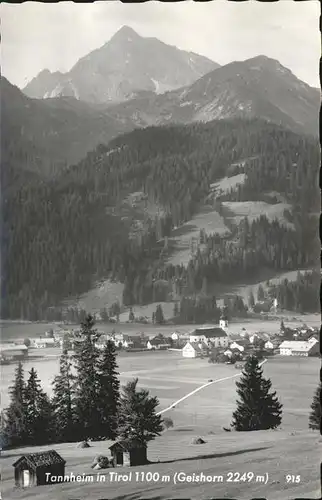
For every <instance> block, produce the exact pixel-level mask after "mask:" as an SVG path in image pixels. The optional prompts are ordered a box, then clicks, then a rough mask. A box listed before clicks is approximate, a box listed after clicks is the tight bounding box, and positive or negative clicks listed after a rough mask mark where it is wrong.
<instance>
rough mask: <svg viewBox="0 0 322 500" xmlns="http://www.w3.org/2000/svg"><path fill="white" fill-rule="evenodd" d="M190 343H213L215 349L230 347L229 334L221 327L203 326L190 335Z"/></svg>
mask: <svg viewBox="0 0 322 500" xmlns="http://www.w3.org/2000/svg"><path fill="white" fill-rule="evenodd" d="M189 341H190V342H204V343H207V344H208V343H211V344H212V345H213V346H214V347H228V344H229V338H228V335H227V333H226V332H225V331H224V330H223V329H222V328H220V327H219V326H203V327H200V328H196V329H195V330H194V331H193V332H191V333H190V339H189Z"/></svg>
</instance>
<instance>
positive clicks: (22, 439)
mask: <svg viewBox="0 0 322 500" xmlns="http://www.w3.org/2000/svg"><path fill="white" fill-rule="evenodd" d="M25 389H26V387H25V382H24V370H23V366H22V363H21V362H19V364H18V366H17V368H16V370H15V380H14V384H13V386H12V387H10V389H9V391H10V405H9V407H8V408H7V410H6V412H5V415H4V420H5V422H4V440H5V442H6V444H7V445H9V446H19V445H23V444H26V418H27V406H26V399H25Z"/></svg>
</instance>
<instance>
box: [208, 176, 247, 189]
mask: <svg viewBox="0 0 322 500" xmlns="http://www.w3.org/2000/svg"><path fill="white" fill-rule="evenodd" d="M245 177H246V174H244V173H241V174H237V175H232V176H231V177H223V178H222V179H220V181H218V182H214V183H213V184H210V189H211V191H216V192H218V191H221V192H222V193H226V192H227V191H229V190H230V189H233V188H236V187H237V186H238V185H239V184H244V182H245Z"/></svg>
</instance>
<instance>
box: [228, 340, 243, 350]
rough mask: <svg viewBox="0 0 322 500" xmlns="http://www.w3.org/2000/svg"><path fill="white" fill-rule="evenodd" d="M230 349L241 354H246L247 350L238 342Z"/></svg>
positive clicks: (231, 345) (232, 344)
mask: <svg viewBox="0 0 322 500" xmlns="http://www.w3.org/2000/svg"><path fill="white" fill-rule="evenodd" d="M229 349H237V350H238V351H239V352H244V350H245V348H244V347H243V346H242V345H240V344H238V343H237V342H232V343H231V344H230V346H229Z"/></svg>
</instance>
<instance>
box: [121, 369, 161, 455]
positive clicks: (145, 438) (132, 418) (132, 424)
mask: <svg viewBox="0 0 322 500" xmlns="http://www.w3.org/2000/svg"><path fill="white" fill-rule="evenodd" d="M137 383H138V379H137V378H136V379H134V380H133V381H130V382H128V383H127V384H126V385H125V386H124V387H123V388H122V389H123V393H122V395H121V399H120V411H119V437H120V438H121V439H122V440H124V441H125V442H126V443H128V444H131V443H134V442H135V443H138V444H139V445H141V446H146V444H147V443H148V442H149V441H151V440H153V439H154V438H155V437H156V436H160V434H161V432H162V429H163V425H162V418H161V416H160V415H156V408H157V406H158V404H159V401H158V398H157V397H151V396H149V391H147V390H145V389H141V390H138V389H137Z"/></svg>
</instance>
